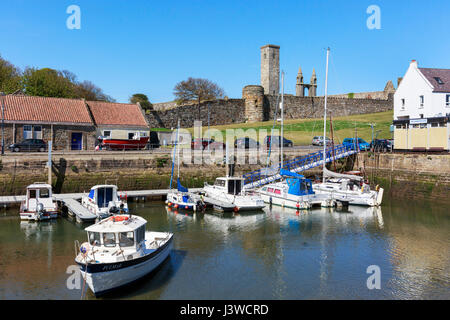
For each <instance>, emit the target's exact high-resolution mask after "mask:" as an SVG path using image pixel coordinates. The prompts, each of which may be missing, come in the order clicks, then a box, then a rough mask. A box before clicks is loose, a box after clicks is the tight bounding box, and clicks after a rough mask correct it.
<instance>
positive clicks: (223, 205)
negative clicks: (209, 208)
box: [189, 189, 236, 211]
mask: <svg viewBox="0 0 450 320" xmlns="http://www.w3.org/2000/svg"><path fill="white" fill-rule="evenodd" d="M191 190H193V189H191ZM189 195H190V196H191V197H192V199H194V200H195V201H197V200H201V199H203V202H205V203H207V204H211V205H213V206H215V207H216V208H220V209H221V210H223V211H232V210H233V209H234V208H235V207H236V205H235V204H233V203H231V202H225V201H221V200H217V199H214V198H210V197H206V196H202V197H201V196H200V195H199V194H195V193H192V192H189Z"/></svg>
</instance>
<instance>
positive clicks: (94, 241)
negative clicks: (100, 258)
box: [89, 232, 100, 246]
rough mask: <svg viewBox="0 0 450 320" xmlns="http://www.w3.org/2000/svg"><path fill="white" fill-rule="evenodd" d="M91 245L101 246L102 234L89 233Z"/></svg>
mask: <svg viewBox="0 0 450 320" xmlns="http://www.w3.org/2000/svg"><path fill="white" fill-rule="evenodd" d="M89 244H90V245H91V246H99V245H100V232H89Z"/></svg>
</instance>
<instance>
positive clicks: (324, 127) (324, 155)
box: [322, 48, 330, 183]
mask: <svg viewBox="0 0 450 320" xmlns="http://www.w3.org/2000/svg"><path fill="white" fill-rule="evenodd" d="M329 56H330V48H327V69H326V73H325V101H324V114H323V169H322V182H323V183H325V165H326V161H325V160H326V157H327V155H326V150H327V140H326V136H327V90H328V59H329Z"/></svg>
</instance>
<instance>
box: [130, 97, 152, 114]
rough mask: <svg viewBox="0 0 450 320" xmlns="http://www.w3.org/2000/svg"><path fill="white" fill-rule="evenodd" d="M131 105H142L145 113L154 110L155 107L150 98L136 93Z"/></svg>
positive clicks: (131, 99)
mask: <svg viewBox="0 0 450 320" xmlns="http://www.w3.org/2000/svg"><path fill="white" fill-rule="evenodd" d="M130 102H131V103H138V102H139V104H140V105H141V107H142V109H144V111H145V112H147V111H149V110H152V109H153V105H152V103H151V102H150V101H149V100H148V97H147V96H146V95H145V94H143V93H135V94H133V95H132V96H131V98H130Z"/></svg>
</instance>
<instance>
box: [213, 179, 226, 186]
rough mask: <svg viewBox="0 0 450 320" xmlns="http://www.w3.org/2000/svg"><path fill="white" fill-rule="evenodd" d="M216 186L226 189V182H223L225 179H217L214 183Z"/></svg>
mask: <svg viewBox="0 0 450 320" xmlns="http://www.w3.org/2000/svg"><path fill="white" fill-rule="evenodd" d="M214 185H215V186H218V187H225V180H223V179H216V182H214Z"/></svg>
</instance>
